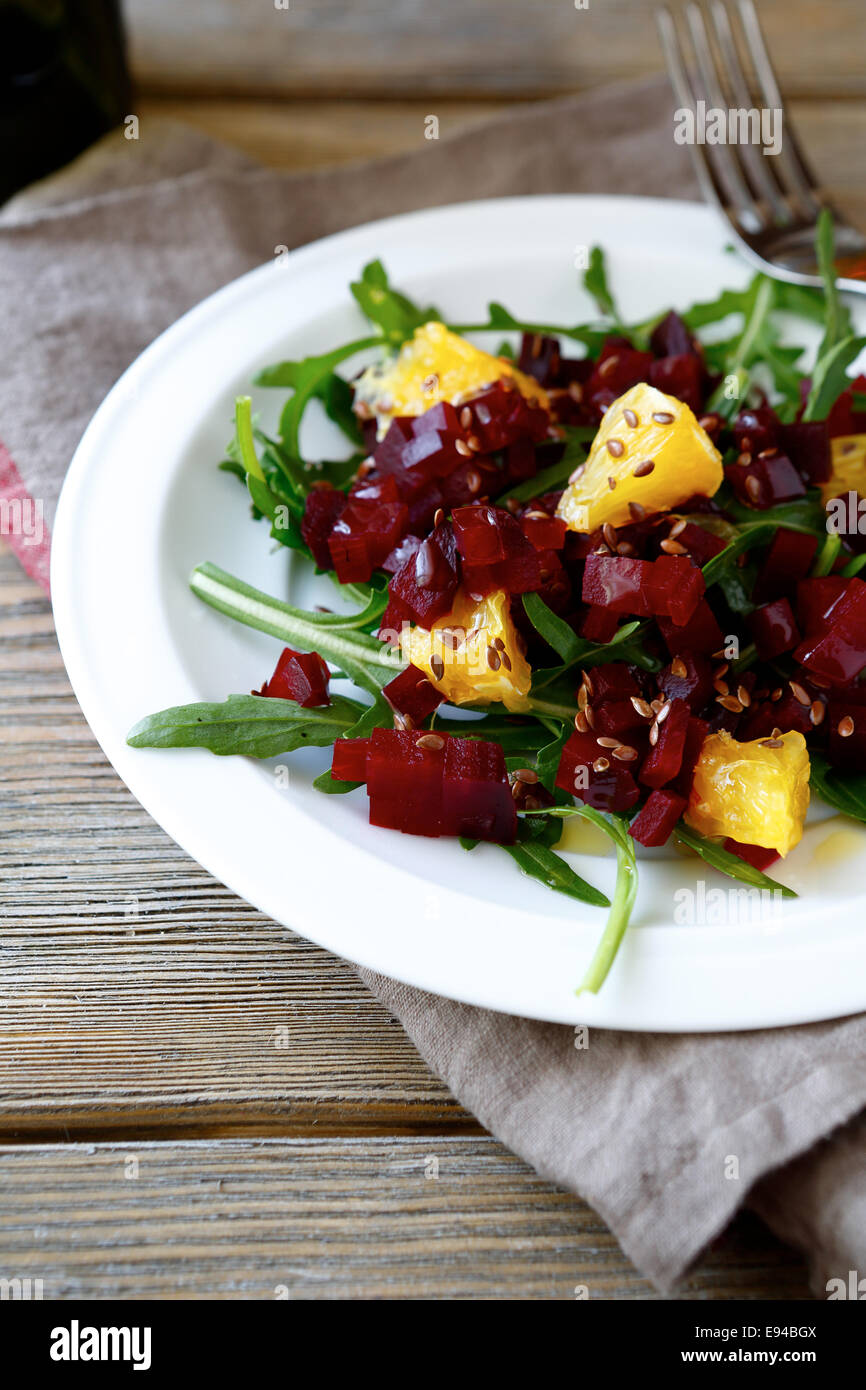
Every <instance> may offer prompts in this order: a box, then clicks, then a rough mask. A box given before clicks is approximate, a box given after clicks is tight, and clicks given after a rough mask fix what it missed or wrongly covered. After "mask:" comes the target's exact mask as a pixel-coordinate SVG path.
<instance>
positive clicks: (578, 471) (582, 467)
mask: <svg viewBox="0 0 866 1390" xmlns="http://www.w3.org/2000/svg"><path fill="white" fill-rule="evenodd" d="M585 472H586V464H585V463H579V464H578V465H577V467H576V468H575V470H574V472H573V473H569V475H568V481H569V482H570V483H576V482H577V481H578V479H579V478H582V477H583V475H584V473H585Z"/></svg>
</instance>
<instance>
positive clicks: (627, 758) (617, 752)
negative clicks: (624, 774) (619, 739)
mask: <svg viewBox="0 0 866 1390" xmlns="http://www.w3.org/2000/svg"><path fill="white" fill-rule="evenodd" d="M613 756H614V757H615V758H618V759H619V761H620V762H621V763H630V762H633V761H634V759H635V758H636V757H637V749H636V748H632V746H631V744H630V743H621V744H620V745H619V748H614V750H613Z"/></svg>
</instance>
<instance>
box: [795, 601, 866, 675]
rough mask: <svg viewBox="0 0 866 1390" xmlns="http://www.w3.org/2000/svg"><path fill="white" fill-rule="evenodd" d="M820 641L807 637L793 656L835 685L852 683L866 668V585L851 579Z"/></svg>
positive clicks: (835, 605) (829, 618)
mask: <svg viewBox="0 0 866 1390" xmlns="http://www.w3.org/2000/svg"><path fill="white" fill-rule="evenodd" d="M826 621H827V624H828V627H827V631H826V633H825V634H824V635H823V636H821V637H819V638H818V639H817V641H816V640H815V638H814V637H807V638H806V639H805V641H803V642H801V643H800V646H799V647H798V648H797V650H796V651H795V653H794V656H795V658H796V660H797V661H799V662H800V663H801V665H803V666H805V667H806V668H807V669H808V670H809V671H814V672H815V674H816V675H817V676H824V677H825V678H826V679H827V680H829V681H833V682H840V681H849V680H853V678H854V677H855V676H856V675H859V673H860V672H861V671H862V670H863V667H864V666H866V584H864V583H863V581H862V580H861V579H857V578H856V577H855V578H854V579H849V580H848V587H847V589H846V590H845V593H844V594H843V595H842V597H841V598H840V599H839V601H838V603H836V604H834V606H833V608H832V610H831V612H830V615H829V617H828V618H827V620H826Z"/></svg>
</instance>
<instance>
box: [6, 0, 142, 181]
mask: <svg viewBox="0 0 866 1390" xmlns="http://www.w3.org/2000/svg"><path fill="white" fill-rule="evenodd" d="M129 104H130V84H129V73H128V70H127V66H126V55H125V51H124V41H123V25H122V21H121V18H120V10H119V6H118V4H117V0H0V202H5V200H6V199H7V198H9V197H10V196H11V195H12V194H13V193H15V192H16V191H17V190H18V189H19V188H23V187H24V185H25V184H28V183H32V182H33V180H34V179H39V178H42V177H43V175H44V174H49V173H51V171H52V170H53V169H59V168H60V166H61V165H62V164H66V163H68V161H69V160H70V159H73V158H74V157H75V155H77V154H80V152H81V151H82V150H83V149H86V148H87V146H88V145H90V144H92V143H93V141H94V140H97V139H98V138H99V136H100V135H104V134H105V132H106V131H107V130H110V129H111V128H112V126H115V125H118V124H119V123H120V122H121V121H122V119H123V117H124V116H125V115H128V114H129Z"/></svg>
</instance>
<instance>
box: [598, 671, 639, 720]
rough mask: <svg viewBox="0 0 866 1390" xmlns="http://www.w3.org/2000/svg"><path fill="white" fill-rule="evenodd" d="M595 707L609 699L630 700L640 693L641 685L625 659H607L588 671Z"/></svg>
mask: <svg viewBox="0 0 866 1390" xmlns="http://www.w3.org/2000/svg"><path fill="white" fill-rule="evenodd" d="M586 675H587V679H588V681H589V686H590V691H591V695H592V699H591V701H590V703H591V704H592V706H593V708H595V707H596V706H597V705H601V704H603V703H605V702H606V701H608V700H630V699H631V697H632V695H635V696H637V695H640V687H639V685H638V683H637V681H636V680H635V678H634V675H633V673H632V672H631V671H630V670H629V668H628V666H627V665H626V663H625V662H624V661H606V662H605V664H604V665H603V666H593V668H592V670H591V671H588V672H587V673H586Z"/></svg>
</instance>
